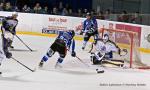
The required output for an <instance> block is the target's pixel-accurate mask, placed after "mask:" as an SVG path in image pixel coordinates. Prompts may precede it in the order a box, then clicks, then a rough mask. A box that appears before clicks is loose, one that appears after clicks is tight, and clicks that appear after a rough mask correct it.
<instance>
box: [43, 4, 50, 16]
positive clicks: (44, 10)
mask: <svg viewBox="0 0 150 90" xmlns="http://www.w3.org/2000/svg"><path fill="white" fill-rule="evenodd" d="M42 13H43V14H48V13H49V10H48V6H45V7H44V9H43V10H42Z"/></svg>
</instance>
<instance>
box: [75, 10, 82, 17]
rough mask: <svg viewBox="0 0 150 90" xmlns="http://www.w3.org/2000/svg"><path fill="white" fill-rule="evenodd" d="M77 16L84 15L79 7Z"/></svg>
mask: <svg viewBox="0 0 150 90" xmlns="http://www.w3.org/2000/svg"><path fill="white" fill-rule="evenodd" d="M76 16H77V17H82V16H83V14H82V10H81V9H78V12H77V15H76Z"/></svg>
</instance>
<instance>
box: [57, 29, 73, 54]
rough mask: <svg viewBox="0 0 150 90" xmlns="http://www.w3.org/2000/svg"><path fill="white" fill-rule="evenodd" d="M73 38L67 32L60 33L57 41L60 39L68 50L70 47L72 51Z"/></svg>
mask: <svg viewBox="0 0 150 90" xmlns="http://www.w3.org/2000/svg"><path fill="white" fill-rule="evenodd" d="M73 36H74V35H73V34H72V33H71V32H69V31H68V32H63V31H60V32H59V35H58V37H57V39H62V40H63V41H64V42H65V44H66V46H67V47H68V48H70V46H72V51H74V49H75V40H74V39H73Z"/></svg>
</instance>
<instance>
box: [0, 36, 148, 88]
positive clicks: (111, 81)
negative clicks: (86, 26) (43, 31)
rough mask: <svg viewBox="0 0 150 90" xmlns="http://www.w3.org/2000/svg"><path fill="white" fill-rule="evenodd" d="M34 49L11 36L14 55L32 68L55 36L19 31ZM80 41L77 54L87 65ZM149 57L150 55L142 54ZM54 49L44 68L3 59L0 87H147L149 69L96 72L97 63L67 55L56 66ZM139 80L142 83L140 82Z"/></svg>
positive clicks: (86, 54) (106, 69)
mask: <svg viewBox="0 0 150 90" xmlns="http://www.w3.org/2000/svg"><path fill="white" fill-rule="evenodd" d="M19 37H20V38H21V39H22V40H23V41H24V42H25V43H26V44H27V45H28V46H29V47H31V48H32V49H33V50H35V51H34V52H30V51H29V50H28V49H27V48H26V47H25V46H24V45H23V44H22V43H21V42H20V41H19V40H18V39H17V38H14V43H13V45H14V47H15V50H13V51H12V53H13V57H14V58H16V59H17V60H19V61H20V62H22V63H23V64H25V65H27V66H28V67H30V68H31V69H34V68H35V67H37V65H38V63H39V62H40V60H41V58H42V56H43V55H44V54H45V53H46V51H47V49H48V48H49V46H50V45H51V44H52V43H53V41H54V40H55V38H50V37H41V36H28V35H19ZM81 46H82V42H81V41H77V42H76V52H77V55H78V56H79V57H80V58H81V59H82V60H83V61H84V62H85V63H87V64H89V65H90V59H89V58H90V57H89V54H88V53H87V52H86V51H82V50H81ZM143 55H144V56H142V58H144V57H146V58H145V59H147V60H148V59H149V58H150V55H148V54H143ZM57 58H58V54H57V53H56V54H55V55H54V56H53V57H52V58H50V59H49V61H48V62H46V63H45V64H44V67H43V70H37V71H36V72H30V71H29V70H27V69H26V68H24V67H23V66H21V65H20V64H18V63H17V62H16V61H14V60H12V59H10V60H8V59H6V60H4V61H3V63H2V66H1V68H0V70H1V71H2V72H3V74H2V75H1V76H0V90H150V71H148V70H145V71H143V70H132V69H125V70H124V69H115V68H101V69H104V70H105V73H103V74H97V73H96V70H95V69H96V68H97V66H92V65H90V66H91V68H88V67H86V66H85V65H83V64H82V63H81V62H80V61H79V60H78V59H77V58H73V57H71V56H70V53H69V52H68V55H67V56H66V58H65V60H64V62H63V69H62V70H56V69H54V65H55V63H56V61H57ZM139 84H142V85H141V86H139Z"/></svg>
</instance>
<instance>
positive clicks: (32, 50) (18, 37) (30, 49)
mask: <svg viewBox="0 0 150 90" xmlns="http://www.w3.org/2000/svg"><path fill="white" fill-rule="evenodd" d="M15 36H16V37H17V38H18V39H19V40H20V41H21V42H22V43H23V44H24V45H25V46H26V47H27V48H28V49H29V50H30V51H33V50H32V49H31V48H30V47H29V46H28V45H27V44H25V43H24V42H23V40H21V38H19V37H18V36H17V35H15Z"/></svg>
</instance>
